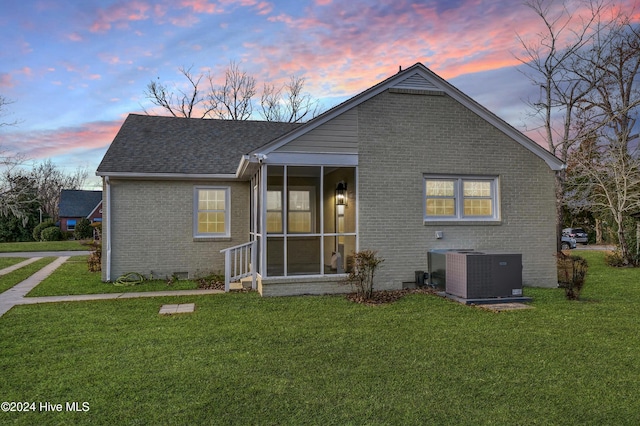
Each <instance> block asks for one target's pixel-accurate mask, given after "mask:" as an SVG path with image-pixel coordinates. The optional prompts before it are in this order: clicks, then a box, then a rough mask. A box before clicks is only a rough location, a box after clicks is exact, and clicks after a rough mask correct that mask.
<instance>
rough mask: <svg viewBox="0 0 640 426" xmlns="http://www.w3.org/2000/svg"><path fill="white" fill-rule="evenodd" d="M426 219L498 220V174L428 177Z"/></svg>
mask: <svg viewBox="0 0 640 426" xmlns="http://www.w3.org/2000/svg"><path fill="white" fill-rule="evenodd" d="M424 205H425V213H424V220H425V221H438V220H498V219H499V214H498V213H499V212H498V210H499V208H498V206H499V203H498V178H497V177H446V176H443V177H438V176H425V203H424Z"/></svg>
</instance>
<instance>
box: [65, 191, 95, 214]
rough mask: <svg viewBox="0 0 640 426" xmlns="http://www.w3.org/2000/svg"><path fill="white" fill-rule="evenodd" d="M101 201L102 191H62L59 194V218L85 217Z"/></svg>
mask: <svg viewBox="0 0 640 426" xmlns="http://www.w3.org/2000/svg"><path fill="white" fill-rule="evenodd" d="M100 201H102V191H81V190H75V189H63V190H62V191H61V192H60V213H59V214H60V217H87V216H89V214H90V213H91V212H92V211H93V209H95V208H96V206H97V205H98V203H100Z"/></svg>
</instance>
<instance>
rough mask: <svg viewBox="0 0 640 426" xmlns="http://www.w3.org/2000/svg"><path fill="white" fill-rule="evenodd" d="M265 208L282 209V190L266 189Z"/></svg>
mask: <svg viewBox="0 0 640 426" xmlns="http://www.w3.org/2000/svg"><path fill="white" fill-rule="evenodd" d="M267 210H282V192H280V191H267Z"/></svg>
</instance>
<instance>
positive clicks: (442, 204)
mask: <svg viewBox="0 0 640 426" xmlns="http://www.w3.org/2000/svg"><path fill="white" fill-rule="evenodd" d="M455 214H456V203H455V200H454V199H452V198H427V216H454V215H455Z"/></svg>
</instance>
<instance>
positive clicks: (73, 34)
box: [67, 32, 83, 42]
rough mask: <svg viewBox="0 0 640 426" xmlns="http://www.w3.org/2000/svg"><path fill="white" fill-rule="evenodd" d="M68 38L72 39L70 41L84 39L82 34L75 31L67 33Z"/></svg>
mask: <svg viewBox="0 0 640 426" xmlns="http://www.w3.org/2000/svg"><path fill="white" fill-rule="evenodd" d="M67 39H68V40H70V41H75V42H78V41H82V40H83V38H82V36H81V35H80V34H78V33H77V32H73V33H71V34H69V35H67Z"/></svg>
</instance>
